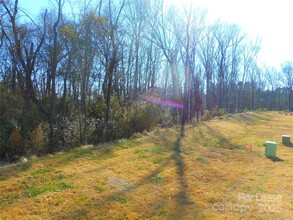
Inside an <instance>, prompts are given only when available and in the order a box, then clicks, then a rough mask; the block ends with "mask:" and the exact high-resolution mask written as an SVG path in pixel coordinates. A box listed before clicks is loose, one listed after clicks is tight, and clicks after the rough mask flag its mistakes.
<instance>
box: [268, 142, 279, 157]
mask: <svg viewBox="0 0 293 220" xmlns="http://www.w3.org/2000/svg"><path fill="white" fill-rule="evenodd" d="M276 151H277V143H276V142H272V141H266V149H265V155H266V156H267V157H276Z"/></svg>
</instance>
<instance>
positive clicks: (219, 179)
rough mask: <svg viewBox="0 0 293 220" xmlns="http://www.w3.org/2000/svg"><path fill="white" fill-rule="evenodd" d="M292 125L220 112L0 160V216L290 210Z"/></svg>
mask: <svg viewBox="0 0 293 220" xmlns="http://www.w3.org/2000/svg"><path fill="white" fill-rule="evenodd" d="M292 125H293V116H291V115H285V114H280V113H245V114H239V115H228V116H225V117H220V118H217V119H214V120H212V121H209V122H201V123H198V124H194V125H187V126H185V127H184V128H181V127H175V128H170V129H157V130H155V131H154V132H151V133H144V135H141V136H139V135H137V136H138V137H136V138H132V139H130V140H120V141H117V142H112V143H108V144H104V145H99V146H95V147H94V148H92V149H82V148H79V149H76V150H73V151H70V152H63V153H57V154H55V155H48V156H46V157H42V158H35V159H32V160H29V161H28V162H26V163H18V164H12V165H8V166H3V167H1V168H0V219H293V148H292V147H291V146H284V145H282V143H281V135H283V134H289V135H292V137H293V126H292ZM268 140H270V141H276V142H278V148H277V158H276V159H275V160H272V159H270V158H267V157H266V156H265V155H264V149H265V147H264V143H265V141H268ZM247 146H251V147H247Z"/></svg>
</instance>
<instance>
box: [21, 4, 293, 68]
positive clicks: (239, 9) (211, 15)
mask: <svg viewBox="0 0 293 220" xmlns="http://www.w3.org/2000/svg"><path fill="white" fill-rule="evenodd" d="M54 1H55V0H19V3H20V6H21V7H22V8H23V9H25V10H26V11H27V12H28V13H29V14H30V15H31V16H32V17H34V16H37V15H38V14H39V12H40V11H41V10H44V9H45V8H47V7H50V5H52V4H51V3H50V2H54ZM167 1H169V2H170V3H172V4H174V5H176V6H177V7H181V6H182V4H184V2H185V3H188V2H189V3H190V2H192V3H193V4H194V5H197V6H199V7H202V8H206V9H207V10H208V19H209V20H216V19H217V18H221V19H222V20H223V21H226V22H230V23H237V24H238V25H240V26H241V27H242V29H243V30H244V31H245V32H247V34H248V36H249V37H250V38H252V39H254V38H256V37H257V36H259V37H260V38H261V39H262V49H261V52H260V54H259V62H260V63H266V64H267V65H269V66H275V67H277V68H278V67H279V66H280V64H281V63H282V62H284V61H287V60H293V28H292V21H293V13H292V9H293V1H292V0H267V1H265V0H167Z"/></svg>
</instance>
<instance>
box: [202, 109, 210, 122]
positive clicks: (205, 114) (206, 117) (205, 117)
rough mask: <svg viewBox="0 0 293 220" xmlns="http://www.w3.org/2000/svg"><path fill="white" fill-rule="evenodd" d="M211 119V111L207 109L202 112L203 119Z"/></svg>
mask: <svg viewBox="0 0 293 220" xmlns="http://www.w3.org/2000/svg"><path fill="white" fill-rule="evenodd" d="M210 119H211V113H210V111H209V110H205V111H204V113H203V120H204V121H208V120H210Z"/></svg>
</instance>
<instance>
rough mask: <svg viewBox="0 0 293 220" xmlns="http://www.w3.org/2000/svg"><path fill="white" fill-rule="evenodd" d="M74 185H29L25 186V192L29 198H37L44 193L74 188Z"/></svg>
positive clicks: (53, 183) (65, 183)
mask: <svg viewBox="0 0 293 220" xmlns="http://www.w3.org/2000/svg"><path fill="white" fill-rule="evenodd" d="M72 187H73V185H72V183H68V182H63V181H62V182H54V181H52V182H49V183H43V184H33V185H30V184H29V183H25V184H24V188H25V192H26V195H27V196H28V197H35V196H38V195H40V194H43V193H50V192H58V191H60V190H64V189H70V188H72Z"/></svg>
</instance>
